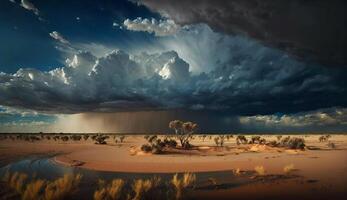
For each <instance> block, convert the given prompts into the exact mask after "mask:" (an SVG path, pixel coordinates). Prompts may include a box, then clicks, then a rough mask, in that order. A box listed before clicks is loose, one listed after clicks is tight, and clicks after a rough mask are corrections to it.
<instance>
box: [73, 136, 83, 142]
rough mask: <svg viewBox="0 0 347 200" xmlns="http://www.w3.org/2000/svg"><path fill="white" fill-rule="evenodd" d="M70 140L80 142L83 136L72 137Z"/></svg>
mask: <svg viewBox="0 0 347 200" xmlns="http://www.w3.org/2000/svg"><path fill="white" fill-rule="evenodd" d="M70 139H72V140H74V141H80V140H81V139H82V136H80V135H71V136H70Z"/></svg>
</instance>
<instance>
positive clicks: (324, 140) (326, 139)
mask: <svg viewBox="0 0 347 200" xmlns="http://www.w3.org/2000/svg"><path fill="white" fill-rule="evenodd" d="M330 137H331V135H322V136H320V137H319V138H318V140H319V142H326V141H328V140H329V138H330Z"/></svg>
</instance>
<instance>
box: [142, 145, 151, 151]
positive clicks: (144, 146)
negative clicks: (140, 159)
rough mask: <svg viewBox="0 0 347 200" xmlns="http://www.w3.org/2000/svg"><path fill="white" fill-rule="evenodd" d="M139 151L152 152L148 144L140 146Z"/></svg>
mask: <svg viewBox="0 0 347 200" xmlns="http://www.w3.org/2000/svg"><path fill="white" fill-rule="evenodd" d="M141 151H144V152H146V153H148V152H152V146H151V145H149V144H144V145H142V146H141Z"/></svg>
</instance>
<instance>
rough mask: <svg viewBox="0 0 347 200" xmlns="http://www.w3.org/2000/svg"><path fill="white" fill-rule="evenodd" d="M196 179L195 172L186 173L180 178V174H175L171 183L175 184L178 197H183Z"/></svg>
mask: <svg viewBox="0 0 347 200" xmlns="http://www.w3.org/2000/svg"><path fill="white" fill-rule="evenodd" d="M195 180H196V176H195V174H192V173H185V174H183V177H182V178H181V179H180V178H179V177H178V174H175V175H174V176H173V178H172V180H171V183H172V184H173V185H174V188H175V190H176V199H181V198H182V194H183V192H184V190H185V189H186V188H187V187H188V186H190V185H192V184H193V183H194V182H195Z"/></svg>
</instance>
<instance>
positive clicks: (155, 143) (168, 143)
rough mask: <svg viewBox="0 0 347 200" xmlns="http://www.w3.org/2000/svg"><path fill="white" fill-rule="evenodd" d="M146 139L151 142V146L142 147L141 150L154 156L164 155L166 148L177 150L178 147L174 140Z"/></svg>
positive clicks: (148, 137) (154, 137)
mask: <svg viewBox="0 0 347 200" xmlns="http://www.w3.org/2000/svg"><path fill="white" fill-rule="evenodd" d="M145 139H146V140H147V141H148V142H149V144H144V145H142V146H141V150H142V151H144V152H152V153H154V154H160V153H163V151H164V148H165V147H166V148H175V147H176V146H177V142H176V141H175V140H173V139H169V138H167V137H166V138H164V140H161V139H159V138H158V136H156V135H153V136H145Z"/></svg>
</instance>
